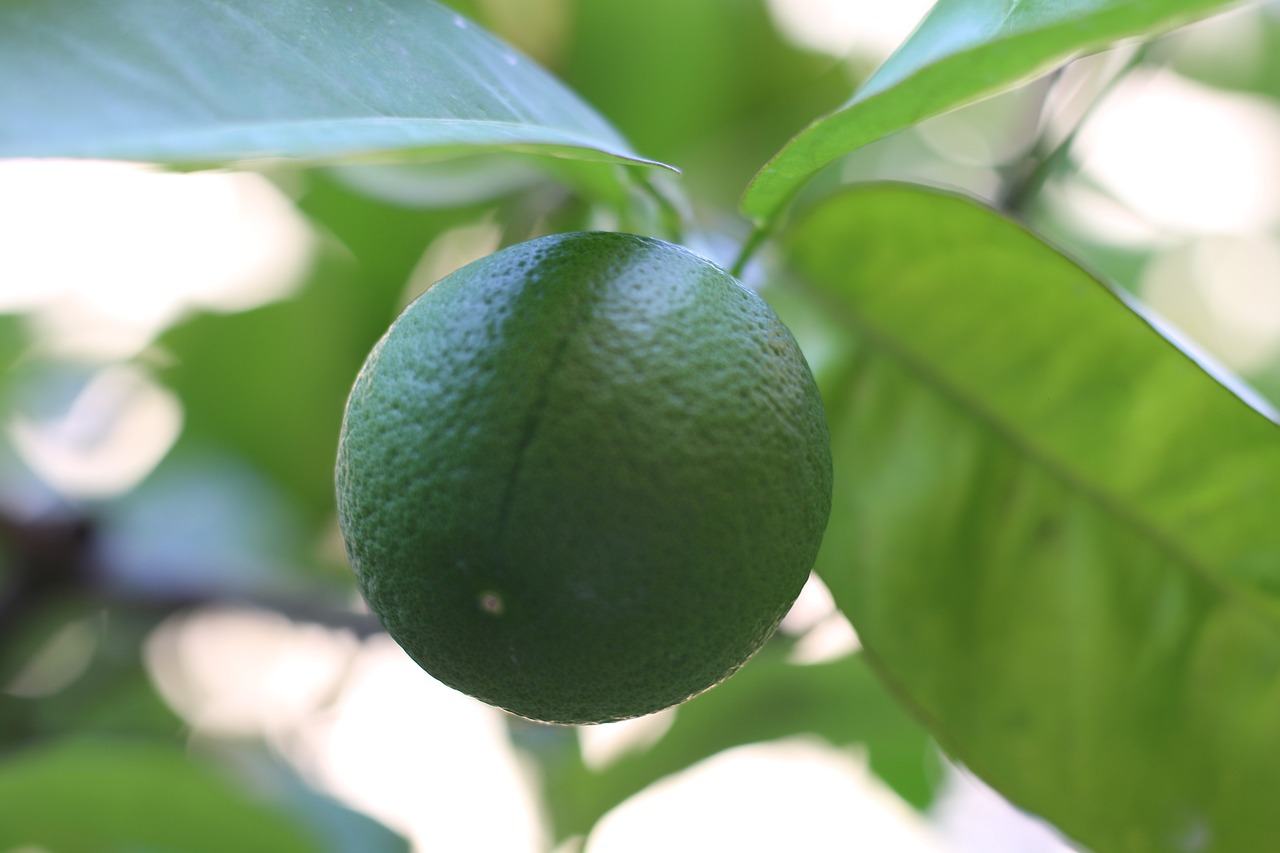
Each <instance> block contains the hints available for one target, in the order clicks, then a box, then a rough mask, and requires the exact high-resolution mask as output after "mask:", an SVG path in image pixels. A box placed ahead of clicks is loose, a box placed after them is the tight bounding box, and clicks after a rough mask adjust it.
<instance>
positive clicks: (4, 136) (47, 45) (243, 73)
mask: <svg viewBox="0 0 1280 853" xmlns="http://www.w3.org/2000/svg"><path fill="white" fill-rule="evenodd" d="M0 115H5V116H8V117H9V119H8V120H6V121H5V122H4V123H3V125H0V157H103V158H115V159H125V160H144V161H156V162H163V163H173V164H178V165H204V164H210V163H222V162H227V161H243V160H257V159H261V158H276V157H294V158H304V159H307V160H335V159H346V158H359V157H371V156H379V157H380V156H385V155H388V154H424V153H431V154H433V155H435V156H439V155H443V154H451V153H456V152H458V151H459V150H466V149H471V148H474V147H476V146H480V147H484V148H494V149H503V150H536V151H539V152H542V153H545V154H551V155H555V156H561V157H571V158H577V159H590V160H603V161H611V162H615V163H631V164H634V163H644V164H650V165H652V163H651V161H646V160H643V159H642V158H640V157H639V156H637V155H636V154H635V153H634V152H633V151H631V149H630V148H629V146H628V145H627V143H626V142H625V141H624V140H623V139H622V137H621V136H619V135H618V133H617V132H616V131H615V130H614V129H613V128H612V127H610V125H609V124H608V123H607V122H606V121H605V120H604V119H603V118H601V117H600V116H599V115H598V114H597V113H596V112H595V111H593V110H592V109H591V108H590V107H589V106H587V105H586V104H585V103H584V102H583V101H582V100H580V99H579V98H578V97H577V96H576V95H574V94H573V93H572V92H571V91H569V90H568V89H567V88H565V87H564V86H563V85H561V84H560V83H558V82H557V81H556V80H555V79H554V78H552V77H551V76H550V75H549V74H547V73H546V72H545V71H543V70H542V69H540V68H539V67H537V66H536V65H534V64H533V63H532V62H531V61H530V60H528V59H527V58H525V57H523V56H521V55H519V54H517V53H516V52H515V51H514V50H513V49H511V48H510V47H508V46H506V45H504V44H502V43H501V42H499V41H498V40H497V39H495V38H493V37H492V36H490V35H489V34H487V33H486V32H484V31H483V30H481V29H480V28H479V27H477V26H476V25H474V24H472V23H471V22H469V21H468V20H466V19H465V18H463V17H461V16H460V15H458V14H456V13H455V12H452V11H450V10H448V9H446V8H444V7H443V6H440V5H439V4H437V3H434V2H431V0H349V2H343V3H323V4H322V3H313V2H309V0H276V2H272V3H257V2H252V0H189V2H183V3H170V2H161V0H118V2H112V3H98V2H95V0H58V2H52V3H50V2H44V0H13V2H7V3H4V4H0Z"/></svg>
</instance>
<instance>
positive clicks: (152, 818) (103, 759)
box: [0, 738, 320, 853]
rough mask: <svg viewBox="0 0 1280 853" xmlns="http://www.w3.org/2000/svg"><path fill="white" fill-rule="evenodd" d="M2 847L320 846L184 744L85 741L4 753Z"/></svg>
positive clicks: (67, 852)
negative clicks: (184, 750)
mask: <svg viewBox="0 0 1280 853" xmlns="http://www.w3.org/2000/svg"><path fill="white" fill-rule="evenodd" d="M0 803H3V804H4V805H3V808H2V809H0V811H2V813H3V817H4V819H3V820H0V849H4V850H16V849H29V848H40V849H47V850H57V851H59V853H80V851H84V853H98V851H140V850H173V851H177V850H181V851H184V853H201V851H209V853H224V851H228V850H273V851H281V853H286V851H315V850H318V849H320V847H319V844H317V842H316V840H315V839H313V838H312V837H311V836H310V834H309V833H307V832H306V831H304V830H303V829H302V827H301V826H299V825H297V824H295V823H294V821H293V820H292V819H290V818H287V817H285V816H284V815H282V814H280V813H278V812H276V811H275V810H273V809H272V808H271V807H269V806H267V805H265V804H263V803H261V802H259V801H257V800H255V799H253V798H252V797H251V796H250V795H248V794H247V793H245V791H244V790H243V789H242V788H241V787H240V786H238V785H236V784H235V783H233V782H232V781H231V780H230V779H228V778H225V777H224V776H222V775H221V774H219V773H217V772H215V771H214V770H213V769H212V768H209V767H205V766H203V765H202V764H200V763H198V762H197V761H195V760H193V759H190V758H188V757H187V756H185V755H184V754H183V753H182V751H181V750H179V749H177V748H174V747H171V746H168V745H165V744H161V743H155V742H148V741H142V740H107V739H95V738H78V739H74V740H69V741H63V742H59V743H54V744H51V745H45V746H40V747H34V748H28V749H25V750H22V751H18V752H13V753H9V754H8V755H6V756H4V758H3V759H2V760H0Z"/></svg>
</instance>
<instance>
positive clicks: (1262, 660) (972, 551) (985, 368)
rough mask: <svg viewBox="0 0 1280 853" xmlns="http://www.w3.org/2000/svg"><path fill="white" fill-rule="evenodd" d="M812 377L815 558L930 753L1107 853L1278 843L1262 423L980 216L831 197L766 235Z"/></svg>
mask: <svg viewBox="0 0 1280 853" xmlns="http://www.w3.org/2000/svg"><path fill="white" fill-rule="evenodd" d="M786 242H787V249H788V255H789V257H790V260H791V262H792V263H793V264H794V266H795V268H796V269H797V270H798V271H799V277H800V281H801V283H802V285H803V286H805V287H807V288H808V289H809V290H810V291H811V293H812V294H813V296H814V298H815V299H817V300H818V301H819V302H820V303H821V304H822V305H823V306H824V307H825V309H826V311H827V313H828V315H829V316H830V317H832V318H834V319H835V320H836V322H838V323H839V324H840V325H841V326H843V328H844V329H846V331H847V334H848V337H847V342H846V344H845V351H844V353H843V355H842V356H841V357H840V358H839V359H836V361H838V362H839V366H840V368H841V369H839V370H837V369H835V368H834V367H830V366H829V368H828V369H827V370H825V371H824V377H825V380H826V381H825V387H824V396H825V397H826V401H827V404H828V413H829V416H830V418H831V423H832V435H833V453H834V455H835V460H836V463H835V464H836V494H835V498H834V507H833V512H832V523H831V526H830V528H829V530H828V533H827V538H826V540H825V541H824V545H823V551H822V554H821V555H820V557H819V564H818V569H819V572H820V573H821V574H822V576H823V578H824V580H825V581H826V583H827V585H828V586H829V587H830V589H831V591H832V593H833V595H834V596H835V598H836V600H837V602H838V604H839V605H840V607H841V608H842V609H843V610H844V611H845V613H846V614H847V615H848V616H849V617H850V619H851V620H852V622H853V623H854V625H855V627H856V628H857V629H858V632H859V636H860V638H861V640H862V642H863V646H864V654H865V655H867V657H868V660H869V662H870V663H872V664H873V665H874V666H875V668H876V669H877V671H879V672H880V674H881V675H882V676H883V677H884V678H885V679H886V680H887V682H888V683H889V684H890V686H891V687H892V688H893V689H894V691H895V692H896V693H897V694H898V695H899V696H900V698H901V699H902V700H903V701H904V702H905V703H907V704H908V705H909V706H910V707H912V708H913V709H914V710H915V712H916V713H917V714H918V715H919V717H920V718H921V719H922V720H923V721H925V722H926V723H927V724H928V726H929V727H930V729H931V730H932V731H933V732H934V734H935V736H937V737H938V739H939V741H940V743H941V744H942V745H943V747H944V748H945V749H947V750H948V751H949V752H950V753H952V755H954V756H955V757H956V758H958V759H959V760H961V761H963V762H965V763H966V764H968V765H969V766H970V767H971V768H972V769H973V770H974V771H975V772H977V773H978V774H979V775H980V776H982V777H983V778H984V779H986V781H987V782H988V783H990V784H991V785H993V786H994V787H995V788H996V789H997V790H999V791H1001V792H1002V793H1004V794H1005V795H1006V796H1007V797H1009V798H1010V799H1011V800H1013V801H1014V802H1015V803H1017V804H1018V805H1020V806H1022V807H1024V808H1027V809H1030V810H1031V811H1034V812H1037V813H1039V814H1041V815H1043V816H1044V817H1046V818H1048V819H1049V820H1051V821H1053V822H1054V823H1056V824H1057V825H1058V826H1059V827H1060V828H1061V829H1062V830H1063V831H1065V832H1066V833H1067V834H1069V835H1070V836H1072V837H1074V838H1075V839H1077V840H1078V841H1080V842H1082V843H1084V844H1086V845H1088V846H1090V847H1092V848H1094V849H1098V850H1107V851H1164V850H1169V851H1174V850H1177V851H1186V850H1210V849H1212V850H1256V849H1263V848H1265V847H1267V846H1269V845H1270V844H1271V843H1272V842H1273V840H1274V839H1275V838H1277V837H1280V812H1277V810H1276V809H1275V808H1274V797H1273V792H1274V791H1275V790H1276V787H1277V785H1280V763H1278V762H1277V761H1276V756H1277V755H1278V754H1280V728H1277V726H1276V724H1275V721H1276V720H1277V719H1280V525H1277V524H1276V522H1275V508H1276V507H1277V506H1280V477H1278V476H1277V474H1278V473H1280V434H1278V433H1277V430H1276V426H1275V424H1274V423H1272V422H1270V421H1269V420H1267V418H1265V417H1263V416H1262V415H1261V414H1260V413H1259V412H1258V411H1256V410H1254V409H1252V408H1250V406H1248V405H1246V404H1245V403H1244V402H1242V400H1241V399H1240V398H1238V397H1237V396H1236V395H1235V394H1233V393H1232V392H1231V391H1230V390H1228V389H1227V388H1226V387H1224V386H1223V385H1222V384H1219V382H1217V381H1215V379H1214V378H1213V377H1212V376H1210V375H1209V374H1207V373H1206V372H1205V371H1204V370H1202V369H1201V367H1200V366H1198V365H1197V364H1196V363H1195V362H1194V361H1192V360H1191V359H1190V358H1189V357H1187V356H1186V355H1184V354H1183V352H1181V351H1179V350H1178V349H1177V348H1176V347H1174V346H1173V345H1171V344H1170V343H1169V341H1167V340H1166V339H1165V338H1163V337H1162V336H1161V335H1160V334H1158V333H1157V332H1156V331H1155V330H1154V329H1153V328H1152V327H1151V326H1149V325H1148V324H1147V323H1144V322H1143V321H1142V319H1141V318H1140V317H1139V316H1137V315H1136V314H1135V313H1133V312H1132V311H1131V310H1130V309H1129V308H1128V307H1127V306H1126V305H1125V304H1124V303H1123V302H1122V301H1121V299H1120V298H1119V297H1118V296H1117V295H1116V294H1115V293H1114V292H1112V291H1111V290H1109V289H1108V288H1106V287H1105V286H1103V285H1102V284H1100V283H1099V282H1098V281H1096V280H1095V279H1093V278H1092V277H1091V276H1090V275H1088V274H1087V273H1086V272H1084V271H1083V270H1082V269H1080V268H1079V267H1078V266H1076V265H1075V264H1074V263H1073V262H1072V261H1070V260H1069V259H1067V258H1065V257H1063V256H1062V255H1060V254H1058V253H1057V252H1055V251H1054V250H1053V249H1051V248H1050V247H1048V246H1047V245H1045V244H1044V243H1042V242H1041V241H1040V240H1039V239H1037V238H1036V237H1035V236H1033V235H1032V234H1030V233H1028V232H1026V231H1025V230H1023V229H1022V228H1021V227H1020V226H1018V225H1016V224H1014V223H1012V222H1010V221H1008V220H1006V219H1004V218H1002V217H1000V216H998V215H996V214H994V213H993V212H991V211H990V210H988V209H986V208H984V207H982V206H980V205H979V204H977V203H975V202H972V201H969V200H966V199H963V198H958V197H953V196H948V195H943V194H939V193H936V192H931V191H926V190H924V189H920V188H910V187H905V186H869V187H862V188H857V189H853V190H850V191H847V192H845V193H844V194H842V195H840V196H836V197H834V198H832V199H830V200H828V201H826V202H824V203H823V204H821V205H819V206H818V207H817V208H815V209H814V210H813V211H812V212H811V213H810V214H808V215H807V216H806V217H804V218H803V219H802V220H800V221H798V222H797V223H796V224H795V226H794V227H793V230H792V231H791V232H790V233H789V235H788V237H787V241H786Z"/></svg>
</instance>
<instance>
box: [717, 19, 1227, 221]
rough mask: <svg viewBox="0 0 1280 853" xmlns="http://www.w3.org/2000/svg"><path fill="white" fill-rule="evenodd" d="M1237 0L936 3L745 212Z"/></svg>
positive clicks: (757, 187) (766, 208)
mask: <svg viewBox="0 0 1280 853" xmlns="http://www.w3.org/2000/svg"><path fill="white" fill-rule="evenodd" d="M1236 2H1238V0H1085V2H1075V3H1062V2H1057V0H939V2H938V3H937V5H936V6H934V7H933V10H932V11H931V12H930V13H929V15H928V17H926V18H925V20H924V21H923V22H922V23H921V24H920V26H919V28H918V29H917V30H916V31H915V33H913V34H912V36H911V37H910V38H909V39H907V41H906V42H904V43H903V44H902V46H901V47H899V48H898V50H897V52H896V53H894V55H893V56H891V57H890V58H889V59H888V60H886V61H885V63H884V65H882V66H881V67H880V69H879V70H878V71H876V73H875V74H874V75H872V76H871V78H870V79H869V80H867V82H866V83H865V84H864V85H863V86H862V88H861V89H859V90H858V91H857V92H856V93H855V94H854V96H853V97H852V98H851V99H850V100H849V101H847V102H846V103H845V104H843V105H842V106H841V107H840V108H839V109H837V110H836V111H834V112H833V113H831V114H830V115H828V116H826V117H824V118H822V119H819V120H818V121H816V122H814V123H813V124H812V125H810V126H809V127H808V128H806V129H805V130H804V131H802V132H801V133H800V134H798V135H797V136H796V137H795V138H793V139H792V140H791V141H790V142H789V143H787V145H786V147H784V148H783V149H782V150H781V151H780V152H778V154H777V155H775V156H774V158H773V159H772V160H771V161H770V162H769V163H768V164H767V165H766V166H765V167H764V168H763V169H762V170H761V171H760V173H759V174H757V175H756V177H755V178H754V179H753V181H752V183H751V186H750V187H749V188H748V190H747V193H746V195H745V196H744V198H743V201H742V209H743V211H744V212H745V213H747V214H748V215H750V216H753V217H756V218H758V219H768V218H770V217H772V216H773V215H774V214H775V213H776V212H777V210H778V208H779V207H781V205H782V204H784V203H785V202H786V201H787V199H788V198H790V197H791V195H792V193H794V192H795V190H796V189H798V188H799V186H800V185H801V184H802V183H803V182H804V181H805V180H807V179H808V178H809V177H811V176H812V175H813V174H814V173H815V172H817V171H818V170H819V169H821V168H822V167H823V166H826V165H827V164H828V163H831V162H832V161H834V160H836V159H837V158H839V157H841V156H843V155H844V154H847V153H848V152H850V151H852V150H854V149H856V148H860V147H862V146H863V145H866V144H867V143H870V142H874V141H876V140H877V139H881V138H883V137H885V136H888V135H889V134H891V133H894V132H896V131H899V130H902V129H904V128H907V127H910V126H911V125H913V124H916V123H917V122H919V121H921V120H923V119H925V118H928V117H929V116H933V115H937V114H939V113H942V112H946V111H947V110H951V109H955V108H956V107H960V106H963V105H965V104H969V103H972V102H974V101H977V100H979V99H981V98H984V97H987V96H989V95H994V94H996V93H997V92H1001V91H1004V90H1006V89H1010V88H1012V87H1014V86H1015V85H1017V84H1019V83H1022V82H1024V81H1027V80H1030V79H1032V78H1033V77H1035V76H1036V75H1038V74H1042V73H1044V72H1046V71H1048V70H1050V69H1051V68H1053V67H1054V66H1056V65H1059V64H1061V63H1063V62H1066V61H1068V60H1070V59H1073V58H1075V57H1078V56H1080V55H1082V54H1087V53H1093V52H1096V51H1099V50H1102V49H1104V48H1106V47H1108V46H1110V45H1112V44H1114V43H1116V42H1118V41H1120V40H1122V39H1129V38H1137V37H1145V36H1151V35H1154V34H1157V33H1160V32H1164V31H1166V30H1169V29H1172V28H1174V27H1177V26H1180V25H1182V24H1185V23H1188V22H1190V21H1192V20H1195V19H1196V18H1199V17H1204V16H1206V15H1211V14H1213V13H1214V12H1217V11H1220V10H1222V9H1225V8H1227V7H1228V6H1231V5H1233V4H1234V3H1236Z"/></svg>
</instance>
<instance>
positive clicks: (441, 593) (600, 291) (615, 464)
mask: <svg viewBox="0 0 1280 853" xmlns="http://www.w3.org/2000/svg"><path fill="white" fill-rule="evenodd" d="M337 487H338V517H339V521H340V524H341V528H342V532H343V536H344V538H345V541H346V546H347V553H348V556H349V558H350V560H351V564H352V566H353V568H354V570H355V572H356V577H357V580H358V584H359V586H360V590H361V592H362V593H363V594H364V596H365V598H366V600H367V601H368V602H369V605H370V606H371V607H372V609H373V610H374V612H375V613H377V614H378V616H379V617H380V618H381V620H382V622H383V624H384V625H385V627H386V628H387V630H388V632H390V634H391V636H392V637H394V638H395V640H396V641H397V642H398V643H399V644H400V645H401V646H402V647H403V648H404V649H405V651H406V652H408V654H409V655H410V656H411V657H412V658H413V659H414V660H415V661H417V662H418V664H419V665H421V666H422V667H423V669H425V670H426V671H427V672H429V673H431V674H432V675H434V676H435V677H436V678H437V679H439V680H440V681H442V682H444V683H445V684H448V685H450V686H452V687H454V688H457V689H458V690H461V691H463V692H465V693H469V694H471V695H473V696H475V697H477V698H479V699H482V700H484V701H486V702H489V703H491V704H494V705H497V706H499V707H501V708H505V709H507V710H509V711H512V712H514V713H516V714H519V715H522V716H525V717H529V718H531V719H536V720H543V721H547V722H560V723H590V722H604V721H608V720H618V719H624V718H627V717H633V716H638V715H641V714H646V713H650V712H652V711H657V710H660V709H662V708H665V707H668V706H670V705H673V704H675V703H677V702H680V701H682V700H684V699H687V698H688V697H690V696H692V695H693V694H695V693H698V692H700V691H702V690H704V689H706V688H708V687H710V686H712V685H713V684H715V683H717V682H719V681H720V680H722V679H723V678H725V677H726V676H727V675H729V674H730V673H732V672H733V671H734V670H735V669H737V668H738V667H739V666H740V665H741V664H742V663H743V662H744V661H745V660H746V659H747V658H748V657H749V656H750V655H751V654H752V653H753V652H754V651H755V650H756V649H757V648H759V646H760V645H761V644H762V643H763V642H764V641H765V639H766V638H768V636H769V635H770V634H771V633H772V632H773V630H774V628H776V627H777V625H778V622H779V621H780V620H781V619H782V617H783V616H784V615H785V613H786V611H787V609H788V608H789V607H790V605H791V603H792V602H793V601H794V599H795V597H796V595H797V594H798V593H799V591H800V588H801V586H802V585H803V584H804V582H805V580H806V578H807V577H808V573H809V570H810V568H811V567H812V565H813V562H814V559H815V556H816V554H817V549H818V544H819V541H820V539H821V537H822V533H823V529H824V527H825V525H826V521H827V515H828V511H829V509H830V499H831V457H830V450H829V441H828V436H827V426H826V420H825V417H824V414H823V409H822V403H821V399H820V398H819V396H818V390H817V387H816V386H815V384H814V381H813V376H812V375H811V374H810V372H809V368H808V366H807V365H806V363H805V361H804V357H803V356H802V355H801V353H800V350H799V348H798V347H797V346H796V342H795V340H794V339H793V338H792V336H791V334H790V332H788V331H787V329H786V327H785V326H783V325H782V323H781V321H780V320H779V319H778V318H777V316H776V315H775V314H774V313H773V311H772V310H770V308H769V307H768V306H767V305H766V304H765V303H764V301H763V300H761V299H760V298H759V297H758V296H757V295H756V294H755V293H753V292H752V291H750V290H748V289H747V288H745V287H744V286H742V285H741V284H739V283H738V281H737V280H736V279H734V278H733V277H732V276H730V275H729V274H728V273H726V272H724V271H723V270H721V269H720V268H718V267H716V266H715V265H713V264H711V263H710V262H708V261H706V260H703V259H702V258H699V257H697V256H696V255H694V254H692V253H690V252H688V251H686V250H684V249H682V248H679V247H677V246H673V245H670V244H668V243H664V242H661V241H658V240H653V239H648V238H644V237H636V236H632V235H626V234H615V233H577V234H559V235H555V236H551V237H544V238H541V239H537V240H533V241H531V242H528V243H524V244H522V245H518V246H513V247H511V248H508V249H505V250H503V251H500V252H498V253H496V254H494V255H491V256H489V257H487V258H484V259H482V260H479V261H476V262H475V263H472V264H470V265H468V266H466V267H464V268H462V269H460V270H458V271H457V272H454V273H453V274H451V275H449V276H448V277H446V278H445V279H443V280H442V281H440V282H438V283H437V284H435V285H434V286H433V287H432V288H431V289H430V290H428V291H427V292H426V293H425V294H423V295H422V296H421V297H419V298H418V299H417V300H416V301H415V302H414V303H413V304H411V305H410V306H409V307H408V308H407V309H405V311H404V313H403V314H402V315H401V316H400V317H399V319H397V320H396V322H395V323H394V324H393V325H392V326H391V328H390V330H388V332H387V334H386V335H385V336H384V337H383V339H382V340H381V341H380V342H379V343H378V344H377V346H376V347H375V348H374V350H373V352H372V353H371V354H370V355H369V358H368V360H367V361H366V363H365V365H364V368H363V369H362V370H361V372H360V375H359V377H358V378H357V380H356V383H355V387H354V388H353V390H352V392H351V397H350V400H349V401H348V403H347V411H346V417H345V419H344V422H343V427H342V435H341V439H340V444H339V450H338V465H337Z"/></svg>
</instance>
